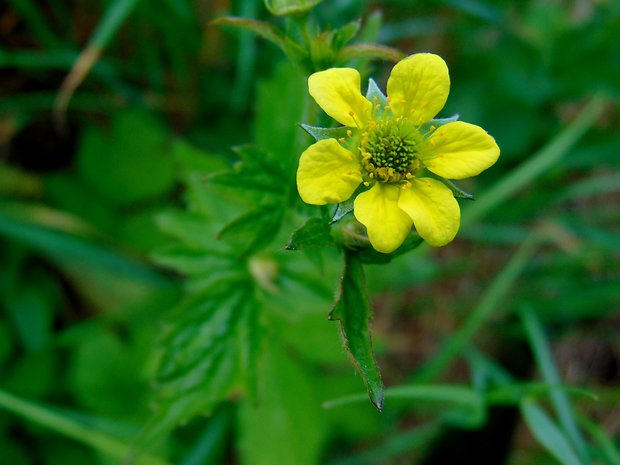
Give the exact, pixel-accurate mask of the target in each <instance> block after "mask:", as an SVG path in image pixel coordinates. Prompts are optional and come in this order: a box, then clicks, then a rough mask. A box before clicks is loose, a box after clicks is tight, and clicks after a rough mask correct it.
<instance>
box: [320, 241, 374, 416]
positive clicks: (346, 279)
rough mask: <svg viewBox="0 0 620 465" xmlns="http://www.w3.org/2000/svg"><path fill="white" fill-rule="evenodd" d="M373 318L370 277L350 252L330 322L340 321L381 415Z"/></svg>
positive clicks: (347, 346)
mask: <svg viewBox="0 0 620 465" xmlns="http://www.w3.org/2000/svg"><path fill="white" fill-rule="evenodd" d="M370 317H371V311H370V305H369V302H368V293H367V289H366V276H365V274H364V267H363V265H362V261H361V260H360V258H359V256H358V255H357V254H356V253H354V252H350V251H347V252H345V254H344V270H343V273H342V277H341V278H340V292H339V296H338V299H337V300H336V304H335V305H334V308H333V309H332V311H331V312H330V314H329V319H330V320H339V321H340V327H341V330H342V335H343V338H344V342H345V346H346V348H347V350H348V351H349V353H350V354H351V356H352V358H353V361H354V364H355V367H356V368H357V370H358V371H359V372H360V374H361V375H362V378H363V379H364V382H365V384H366V389H367V391H368V396H369V397H370V401H371V402H372V403H373V404H374V406H375V407H377V409H378V410H379V411H381V409H382V408H383V382H382V381H381V374H380V372H379V367H378V365H377V362H376V360H375V356H374V353H373V350H372V338H371V334H370V329H369V325H368V322H369V320H370Z"/></svg>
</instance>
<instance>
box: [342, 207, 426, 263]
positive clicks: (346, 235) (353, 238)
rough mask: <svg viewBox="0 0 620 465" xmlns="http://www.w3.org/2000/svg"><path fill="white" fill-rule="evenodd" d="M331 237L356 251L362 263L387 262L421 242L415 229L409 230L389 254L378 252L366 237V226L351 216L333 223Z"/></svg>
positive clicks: (344, 246) (348, 248)
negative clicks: (405, 236)
mask: <svg viewBox="0 0 620 465" xmlns="http://www.w3.org/2000/svg"><path fill="white" fill-rule="evenodd" d="M332 237H333V238H334V241H335V242H336V243H337V244H339V245H340V246H341V247H342V248H343V249H344V250H346V251H347V252H349V253H351V252H354V253H356V254H357V256H358V257H359V259H360V260H361V261H362V262H363V263H369V264H384V263H389V262H390V261H392V259H393V258H395V257H397V256H399V255H402V254H404V253H406V252H409V251H410V250H413V249H415V248H416V247H418V246H419V245H420V244H421V243H422V242H423V241H422V238H421V237H420V236H419V235H418V234H417V233H416V232H415V231H411V232H410V233H409V235H408V236H407V238H406V239H405V241H404V242H403V243H402V244H401V245H400V247H399V248H398V249H396V250H395V251H394V252H392V253H389V254H385V253H382V252H378V251H377V250H375V249H374V248H373V246H372V244H371V243H370V240H369V239H368V235H367V233H366V227H365V226H364V225H363V224H361V223H360V222H359V221H357V220H356V219H355V218H353V217H351V218H347V219H343V220H340V221H338V222H337V223H335V224H333V226H332Z"/></svg>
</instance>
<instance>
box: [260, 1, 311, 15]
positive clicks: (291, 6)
mask: <svg viewBox="0 0 620 465" xmlns="http://www.w3.org/2000/svg"><path fill="white" fill-rule="evenodd" d="M264 1H265V7H266V8H267V10H269V13H271V14H272V15H275V16H291V15H299V14H302V13H306V12H307V11H309V10H311V9H312V8H314V7H315V6H317V5H318V4H319V3H321V2H322V1H323V0H264Z"/></svg>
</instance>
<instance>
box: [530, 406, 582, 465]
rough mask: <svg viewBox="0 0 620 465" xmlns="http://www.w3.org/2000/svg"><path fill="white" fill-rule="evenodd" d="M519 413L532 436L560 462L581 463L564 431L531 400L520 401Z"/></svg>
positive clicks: (567, 464) (567, 463) (573, 464)
mask: <svg viewBox="0 0 620 465" xmlns="http://www.w3.org/2000/svg"><path fill="white" fill-rule="evenodd" d="M521 413H522V415H523V419H524V420H525V423H526V424H527V426H528V428H529V430H530V431H531V433H532V434H533V435H534V437H535V438H536V439H537V440H538V442H539V443H540V444H541V445H542V446H543V447H544V448H545V449H547V451H548V452H549V453H550V454H551V455H553V456H554V457H555V458H556V459H557V460H558V461H559V462H560V463H562V464H564V465H583V463H582V462H581V460H579V458H578V457H577V454H576V452H575V450H574V449H573V446H572V444H571V442H570V441H569V440H568V438H567V437H566V435H565V434H564V432H563V431H562V430H560V428H558V426H557V425H556V424H555V423H554V422H553V420H551V418H549V415H548V414H547V412H545V411H544V410H543V409H542V408H540V407H539V406H538V405H537V404H536V403H535V402H534V401H533V400H531V399H525V400H523V401H522V402H521Z"/></svg>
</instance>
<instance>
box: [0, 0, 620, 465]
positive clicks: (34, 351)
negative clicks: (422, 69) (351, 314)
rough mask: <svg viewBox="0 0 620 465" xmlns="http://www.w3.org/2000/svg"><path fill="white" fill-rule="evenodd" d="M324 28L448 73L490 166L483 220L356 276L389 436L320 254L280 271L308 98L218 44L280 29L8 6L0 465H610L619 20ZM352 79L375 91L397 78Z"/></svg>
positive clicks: (0, 181)
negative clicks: (367, 308) (438, 63)
mask: <svg viewBox="0 0 620 465" xmlns="http://www.w3.org/2000/svg"><path fill="white" fill-rule="evenodd" d="M275 3H277V2H275ZM313 14H314V15H315V18H316V21H317V24H320V25H322V26H323V28H333V29H336V28H339V27H342V26H345V25H346V24H347V23H349V22H351V21H353V20H356V19H358V18H361V19H362V31H361V32H360V36H358V39H357V40H360V38H361V39H364V40H366V41H376V42H378V43H380V44H384V45H389V46H392V47H395V48H398V49H400V50H401V51H402V52H404V53H405V54H410V53H415V52H418V51H430V52H434V53H438V54H440V55H441V56H442V57H443V58H444V59H445V60H446V62H447V63H448V66H449V68H450V74H451V81H452V87H451V94H450V97H449V99H448V104H447V106H446V108H445V109H444V110H443V112H442V113H441V116H450V115H452V114H455V113H458V114H459V115H460V116H461V119H462V120H464V121H467V122H471V123H474V124H478V125H480V126H482V127H483V128H485V129H486V130H487V131H488V132H489V133H490V134H492V135H493V136H494V137H495V138H496V140H497V142H498V144H499V146H500V148H501V151H502V154H501V157H500V160H499V162H498V163H497V164H496V165H495V166H494V167H492V168H491V169H489V170H487V171H486V172H485V173H483V175H481V176H479V177H477V178H476V179H475V180H467V181H465V182H463V183H462V184H461V187H463V188H464V189H465V190H467V191H469V192H473V193H474V194H475V196H476V199H477V200H476V201H474V202H471V201H463V202H461V205H462V210H463V219H462V222H463V224H462V231H461V233H460V234H459V236H458V237H457V240H455V241H454V243H452V244H450V245H448V246H447V247H444V248H442V249H437V250H430V249H429V248H424V247H423V248H421V249H418V250H416V251H414V252H413V253H410V254H406V255H404V256H401V257H399V258H398V259H396V260H394V261H393V262H392V263H390V264H388V265H385V266H381V265H372V266H369V267H368V269H367V273H368V283H369V288H370V291H371V298H372V302H373V307H374V319H373V321H372V327H373V334H374V348H375V352H376V353H377V357H378V361H379V365H380V366H381V369H382V372H383V379H384V383H385V384H386V386H387V387H388V388H389V387H395V386H396V387H398V388H397V389H400V391H398V390H395V391H394V392H392V393H390V391H389V389H388V395H387V401H386V407H385V410H384V411H383V412H382V413H378V412H377V411H376V410H375V409H374V408H373V406H372V405H371V404H370V402H368V401H367V398H366V396H365V394H363V395H362V391H363V383H362V381H361V379H360V377H359V375H357V374H356V372H355V370H354V368H353V367H352V365H351V363H350V360H348V358H347V355H346V353H345V350H344V349H343V346H342V342H341V339H340V335H339V329H338V327H337V324H336V323H333V322H328V321H326V316H327V314H328V312H329V310H330V308H331V305H332V301H333V297H334V289H335V288H336V285H337V278H338V273H339V271H340V268H341V258H340V257H339V255H338V254H337V253H336V251H334V250H326V251H321V252H317V251H308V252H291V251H285V250H284V245H285V244H286V242H287V239H288V238H289V237H290V235H291V233H292V231H293V230H294V229H295V228H296V227H298V226H299V225H300V224H302V223H303V222H304V221H305V219H306V218H307V217H308V216H310V215H313V214H314V215H316V214H317V213H316V211H314V210H313V207H312V208H311V207H307V206H303V205H301V202H300V201H299V200H298V199H297V198H296V194H295V191H294V185H293V184H292V180H293V179H294V171H295V168H296V163H297V159H298V156H299V154H300V153H301V150H303V148H304V147H305V146H307V144H308V143H309V141H308V140H307V139H305V138H304V135H303V132H302V130H301V129H300V128H299V127H298V124H299V123H301V122H309V121H307V120H306V119H305V117H306V114H305V113H304V105H305V103H304V102H306V101H307V95H306V94H307V89H306V85H305V76H304V75H303V74H302V72H301V71H300V70H299V69H296V68H295V67H294V66H292V65H291V64H290V63H289V62H288V61H287V59H286V57H285V56H284V55H283V54H282V53H281V51H280V50H278V49H277V48H276V47H274V46H273V45H272V44H269V43H268V42H266V41H263V40H262V39H260V38H258V37H256V36H254V35H252V34H251V33H250V32H249V31H241V30H235V29H231V28H226V27H214V26H212V25H210V24H209V23H210V21H212V20H213V19H215V18H217V17H220V16H223V15H236V16H241V17H246V18H255V19H260V20H263V21H268V22H273V23H274V24H277V25H278V26H279V27H280V28H282V30H285V31H289V28H292V25H291V24H292V23H291V22H290V21H289V20H287V21H285V20H283V19H279V18H274V17H273V16H270V14H269V12H268V11H267V10H266V9H265V7H264V5H263V3H262V2H261V1H258V0H246V1H241V0H240V1H236V2H230V1H228V0H149V1H148V2H147V1H142V2H140V1H130V0H74V1H71V2H66V1H62V0H8V1H6V2H4V3H2V5H0V37H1V45H0V93H1V96H0V267H1V271H0V463H1V464H7V465H30V464H33V465H34V464H46V465H48V464H51V465H73V464H75V465H77V464H84V463H101V464H106V465H107V464H113V463H114V464H115V463H123V460H124V459H125V458H126V457H127V456H128V454H130V453H131V451H133V452H136V450H137V451H140V452H141V453H140V454H137V457H138V458H137V461H138V463H147V464H162V465H163V464H180V465H199V464H243V465H263V464H265V465H267V464H269V465H312V464H328V465H345V464H347V465H353V464H424V465H434V464H442V465H449V464H457V463H458V464H460V465H463V464H477V465H484V464H489V465H491V464H492V465H500V464H512V465H517V464H523V465H525V464H528V465H529V464H537V465H538V464H543V465H544V464H553V463H564V464H568V465H579V464H582V465H587V464H590V463H591V464H594V463H596V464H599V463H600V464H611V465H617V464H620V454H619V453H618V440H619V438H620V422H619V421H618V419H619V418H620V338H618V334H619V331H620V312H619V311H620V169H619V167H620V111H619V110H618V106H617V102H618V99H619V98H620V2H618V1H615V0H598V1H597V0H572V1H571V0H554V1H549V0H526V1H519V2H516V1H513V2H511V1H507V0H498V1H495V2H491V1H482V0H480V1H479V0H463V1H457V0H433V1H416V0H408V1H405V0H384V1H376V2H366V1H355V0H336V1H327V0H326V1H325V2H323V3H322V4H320V5H318V6H317V8H316V9H315V10H314V12H313ZM286 33H289V32H286ZM83 50H86V51H87V52H86V53H82V52H83ZM93 50H97V51H98V52H93ZM76 60H78V61H77V63H78V64H77V66H76V65H75V64H76ZM89 60H90V61H89ZM91 64H92V68H90V66H89V65H91ZM356 65H359V66H361V69H363V70H364V71H365V72H367V73H368V74H367V75H366V76H365V77H366V78H367V77H368V76H369V75H372V76H373V77H374V78H375V80H376V81H377V82H378V83H379V85H380V86H381V87H383V88H384V87H385V81H386V79H387V76H388V75H389V70H390V69H391V66H392V64H391V63H387V62H382V61H368V60H360V61H358V62H356ZM85 70H87V72H85V73H83V74H82V75H80V73H81V72H82V71H85ZM68 76H69V77H68ZM245 144H253V145H251V146H249V148H248V147H247V146H246V148H245V149H237V150H232V147H239V146H244V145H245ZM304 144H306V145H304ZM265 154H270V155H265ZM270 156H271V157H272V158H273V159H276V160H278V163H279V164H278V163H275V164H272V165H269V166H270V167H272V168H273V169H274V172H275V174H273V173H272V176H271V177H265V178H258V177H252V176H251V175H250V174H248V172H249V173H252V170H251V168H252V167H251V165H248V163H249V162H248V160H254V162H256V160H257V159H258V160H259V164H260V162H261V160H262V161H265V160H266V161H267V162H268V163H267V164H269V163H271V162H270V161H269V160H272V158H270ZM274 157H275V158H274ZM240 163H241V166H242V168H241V170H240V171H239V170H237V171H230V170H231V169H233V170H234V169H237V168H238V167H239V166H240ZM243 163H245V165H243ZM276 165H277V166H276ZM243 166H245V167H246V168H247V169H246V168H243ZM248 166H249V168H248ZM231 167H232V168H231ZM244 169H245V171H244ZM261 169H262V168H261ZM222 170H229V171H228V173H229V174H230V173H233V175H229V176H228V177H226V176H227V175H226V174H225V175H223V176H220V177H216V178H213V179H212V178H211V177H210V176H211V175H212V174H213V173H216V172H221V171H222ZM278 170H280V171H278ZM234 173H236V174H234ZM231 176H232V177H231ZM231 179H232V181H231ZM218 180H219V181H218ZM278 180H279V181H278ZM215 181H218V182H219V184H221V185H220V186H218V182H215ZM235 182H237V183H238V184H239V185H238V186H237V187H238V189H236V190H235V189H232V188H231V185H233V184H234V183H235ZM263 182H264V183H265V184H266V185H267V186H276V187H275V188H274V189H273V191H269V189H268V188H265V189H266V190H265V189H263V188H262V187H261V186H262V184H261V183H263ZM278 182H281V185H282V186H284V187H282V189H280V187H279V185H278ZM244 183H246V184H244ZM222 186H223V188H221V187H222ZM252 186H253V187H252ZM257 186H258V187H257ZM263 187H264V186H263ZM261 189H263V190H261ZM274 205H275V206H276V207H275V209H274ZM278 205H279V207H277V206H278ZM248 211H249V213H247V212H248ZM244 212H245V213H244ZM274 212H275V213H274ZM244 214H245V216H244ZM240 215H241V216H240ZM252 215H253V216H252ZM235 218H237V220H235ZM239 218H242V220H241V221H239ZM248 218H249V219H248ZM231 220H233V222H232V223H231V222H230V221H231ZM250 220H252V221H250ZM222 228H224V229H222ZM218 232H219V233H218ZM216 236H217V237H219V239H216ZM239 251H241V252H239ZM201 296H202V297H201ZM205 302H206V303H205ZM231 315H232V316H231ZM564 383H565V384H566V385H569V386H572V387H571V388H567V387H562V385H563V384H564ZM412 386H413V387H416V386H417V388H416V389H417V390H416V389H410V388H411V387H412ZM357 394H360V395H361V397H360V396H358V397H354V398H352V399H349V400H348V401H346V399H345V400H343V401H342V402H341V403H338V401H337V399H339V398H342V396H347V395H357ZM593 396H595V398H594V397H593ZM329 401H334V403H333V404H332V405H330V404H329V403H328V404H327V405H324V402H329ZM179 421H180V425H179V426H176V425H177V423H178V422H179ZM145 427H146V429H144V428H145ZM141 431H142V432H143V434H142V436H140V432H141ZM145 431H146V432H145ZM151 433H152V434H151ZM140 438H142V439H140ZM147 439H148V440H147ZM136 444H137V446H135V445H136ZM132 445H134V446H135V447H133V448H132Z"/></svg>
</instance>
